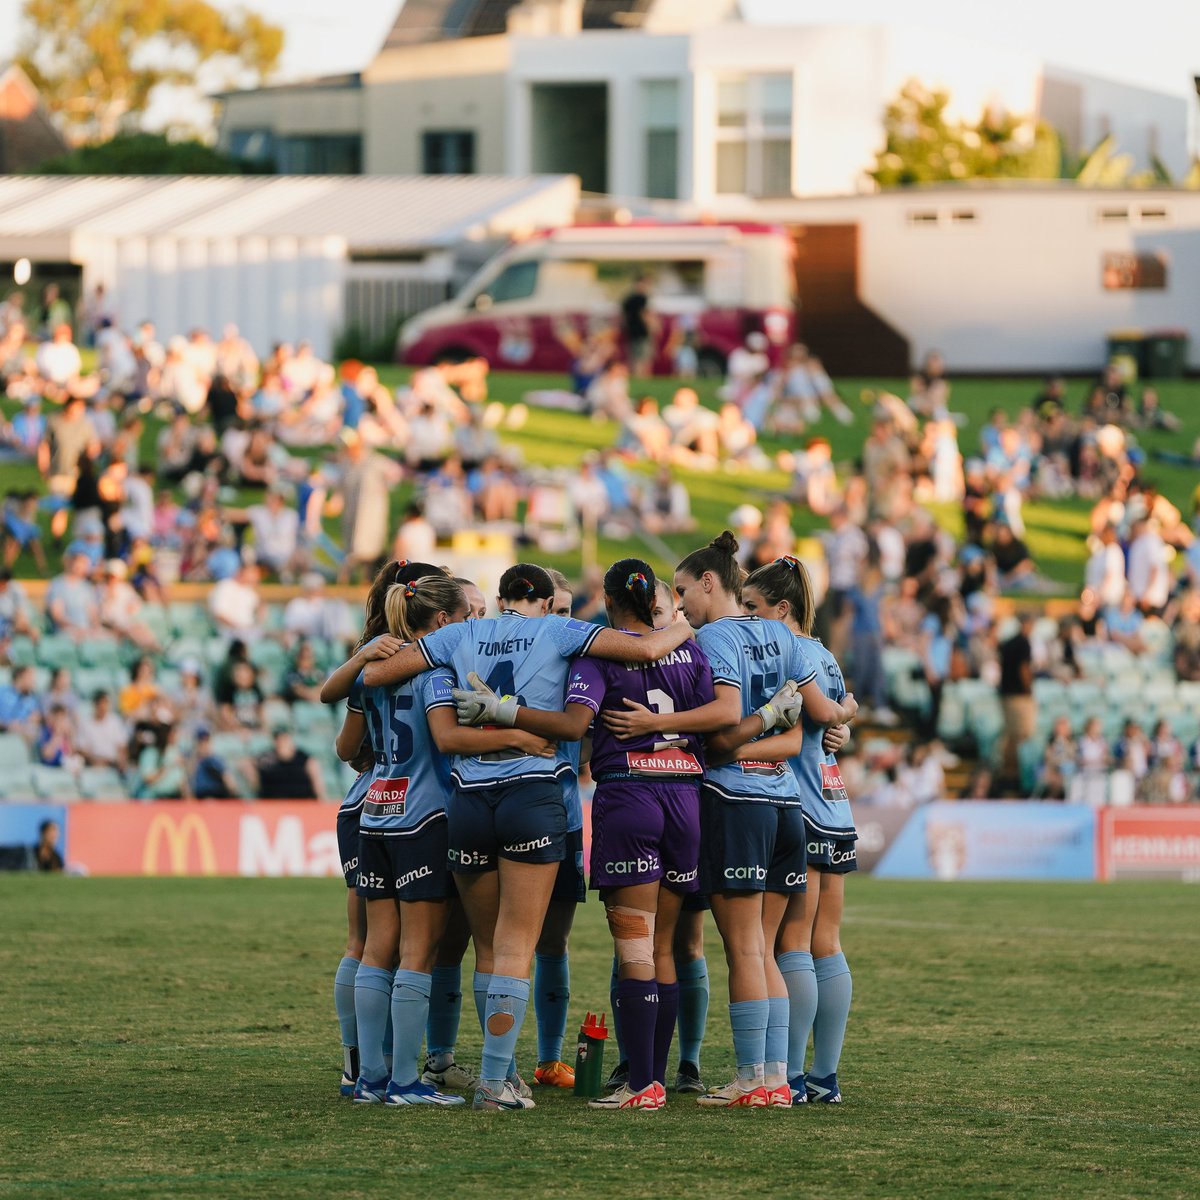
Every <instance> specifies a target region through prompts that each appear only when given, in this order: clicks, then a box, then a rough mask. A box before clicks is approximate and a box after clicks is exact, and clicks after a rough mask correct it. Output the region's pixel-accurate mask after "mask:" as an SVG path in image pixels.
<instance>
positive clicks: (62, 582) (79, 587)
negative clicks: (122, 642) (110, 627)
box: [46, 553, 100, 642]
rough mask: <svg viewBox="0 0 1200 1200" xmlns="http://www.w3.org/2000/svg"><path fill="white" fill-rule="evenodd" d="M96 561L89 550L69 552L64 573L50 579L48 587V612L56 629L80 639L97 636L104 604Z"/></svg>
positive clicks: (77, 640) (77, 639) (58, 631)
mask: <svg viewBox="0 0 1200 1200" xmlns="http://www.w3.org/2000/svg"><path fill="white" fill-rule="evenodd" d="M91 570H92V563H91V559H90V558H89V557H88V556H87V555H86V554H80V553H74V554H71V555H69V556H68V558H67V562H66V568H65V570H64V571H63V573H62V574H61V575H58V576H56V577H55V578H54V579H52V580H51V581H50V587H49V588H48V589H47V591H46V612H47V613H48V614H49V616H50V620H51V621H52V622H53V627H54V630H55V632H56V633H65V634H66V635H67V636H68V637H70V638H72V639H73V640H74V641H76V642H82V641H86V640H87V639H88V638H93V637H95V636H96V630H97V628H98V626H99V624H100V608H99V604H98V603H97V596H96V589H95V588H94V587H93V586H92V582H91V579H90V578H89V576H90V575H91Z"/></svg>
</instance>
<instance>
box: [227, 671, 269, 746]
mask: <svg viewBox="0 0 1200 1200" xmlns="http://www.w3.org/2000/svg"><path fill="white" fill-rule="evenodd" d="M262 704H263V693H262V688H261V687H259V684H258V672H257V671H256V670H255V669H254V667H253V666H252V665H251V664H250V663H248V662H235V663H234V664H233V669H232V671H231V672H230V677H229V682H228V683H227V684H221V685H218V687H217V726H218V728H219V729H221V730H222V731H224V732H226V733H245V732H248V731H250V730H254V729H259V728H261V727H262Z"/></svg>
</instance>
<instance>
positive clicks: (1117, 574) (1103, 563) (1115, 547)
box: [1083, 525, 1126, 608]
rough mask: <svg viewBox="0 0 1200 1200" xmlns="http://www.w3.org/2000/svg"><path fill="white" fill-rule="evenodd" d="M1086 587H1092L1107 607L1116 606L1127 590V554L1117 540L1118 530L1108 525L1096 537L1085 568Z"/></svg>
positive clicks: (1102, 603)
mask: <svg viewBox="0 0 1200 1200" xmlns="http://www.w3.org/2000/svg"><path fill="white" fill-rule="evenodd" d="M1083 579H1084V587H1086V588H1088V589H1090V590H1091V591H1092V592H1093V593H1094V594H1095V596H1096V598H1097V600H1098V601H1099V603H1100V604H1101V605H1102V606H1103V607H1105V608H1112V607H1116V606H1118V605H1119V604H1120V603H1121V600H1122V598H1123V597H1124V595H1125V592H1126V586H1125V555H1124V554H1123V553H1122V551H1121V546H1120V543H1119V542H1118V541H1117V531H1116V530H1115V529H1114V528H1113V527H1112V526H1111V525H1106V526H1105V527H1104V528H1103V529H1102V530H1101V531H1100V534H1099V536H1098V537H1097V538H1095V539H1094V542H1093V546H1092V553H1091V556H1090V557H1089V558H1088V560H1087V565H1086V566H1085V568H1084V575H1083Z"/></svg>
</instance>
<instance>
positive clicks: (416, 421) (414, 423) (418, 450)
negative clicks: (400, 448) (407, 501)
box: [404, 404, 454, 474]
mask: <svg viewBox="0 0 1200 1200" xmlns="http://www.w3.org/2000/svg"><path fill="white" fill-rule="evenodd" d="M453 446H454V435H453V433H452V432H451V429H450V422H449V421H448V420H447V419H446V416H445V414H444V413H442V412H440V411H439V410H438V409H437V408H436V407H435V406H434V405H433V404H424V405H422V406H421V407H420V408H419V409H418V410H417V412H416V413H415V414H414V416H413V417H412V419H411V420H410V421H409V423H408V443H407V445H406V446H405V448H404V456H405V460H406V461H407V463H408V465H409V466H410V467H412V468H413V470H415V471H417V472H420V473H422V474H426V473H429V472H431V471H436V470H437V469H438V468H439V467H440V466H441V465H442V463H443V462H444V461H445V460H446V458H447V457H448V456H449V454H450V451H451V449H452V448H453Z"/></svg>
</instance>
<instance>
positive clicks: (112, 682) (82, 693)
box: [73, 667, 127, 703]
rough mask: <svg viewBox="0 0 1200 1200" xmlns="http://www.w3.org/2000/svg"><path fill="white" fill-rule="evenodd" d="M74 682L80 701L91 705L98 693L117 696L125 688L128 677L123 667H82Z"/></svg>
mask: <svg viewBox="0 0 1200 1200" xmlns="http://www.w3.org/2000/svg"><path fill="white" fill-rule="evenodd" d="M73 682H74V684H75V692H76V694H77V695H78V696H79V697H80V699H82V700H83V701H84V702H85V703H90V702H91V699H92V697H93V696H94V695H95V694H96V693H97V692H108V694H109V695H110V696H115V695H116V694H117V693H118V692H119V691H120V690H121V689H122V688H123V687H124V686H125V684H126V682H127V676H126V674H125V670H124V668H123V667H115V668H114V667H80V668H79V669H78V670H77V671H76V672H75V677H74V680H73Z"/></svg>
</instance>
